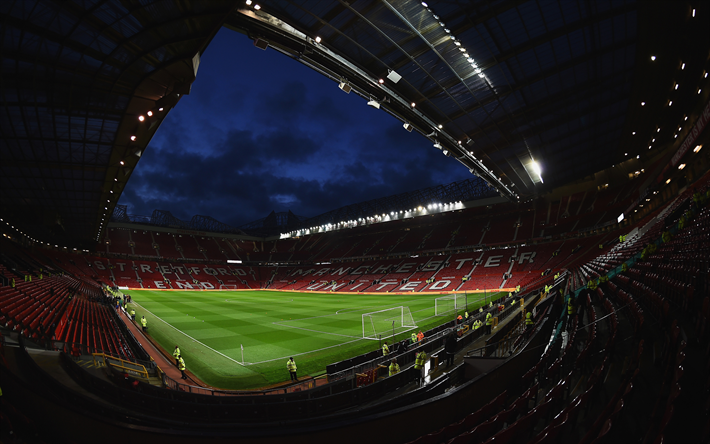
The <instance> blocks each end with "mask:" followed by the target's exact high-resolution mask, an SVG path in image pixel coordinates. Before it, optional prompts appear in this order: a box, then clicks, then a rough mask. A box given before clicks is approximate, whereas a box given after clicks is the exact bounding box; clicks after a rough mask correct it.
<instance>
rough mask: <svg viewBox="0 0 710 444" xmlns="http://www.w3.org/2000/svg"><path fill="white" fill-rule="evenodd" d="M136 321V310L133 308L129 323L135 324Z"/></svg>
mask: <svg viewBox="0 0 710 444" xmlns="http://www.w3.org/2000/svg"><path fill="white" fill-rule="evenodd" d="M135 320H136V310H135V309H134V308H131V321H134V322H135Z"/></svg>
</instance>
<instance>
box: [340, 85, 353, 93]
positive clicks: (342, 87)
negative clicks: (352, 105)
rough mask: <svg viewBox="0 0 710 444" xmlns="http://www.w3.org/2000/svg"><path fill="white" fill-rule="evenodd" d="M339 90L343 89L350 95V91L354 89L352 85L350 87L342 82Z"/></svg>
mask: <svg viewBox="0 0 710 444" xmlns="http://www.w3.org/2000/svg"><path fill="white" fill-rule="evenodd" d="M338 88H340V89H342V90H343V91H345V93H346V94H350V90H351V89H352V88H351V87H350V85H348V84H347V83H345V82H340V84H339V85H338Z"/></svg>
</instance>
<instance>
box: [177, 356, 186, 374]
mask: <svg viewBox="0 0 710 444" xmlns="http://www.w3.org/2000/svg"><path fill="white" fill-rule="evenodd" d="M178 368H179V369H180V370H183V371H184V370H185V360H184V359H182V358H180V367H178Z"/></svg>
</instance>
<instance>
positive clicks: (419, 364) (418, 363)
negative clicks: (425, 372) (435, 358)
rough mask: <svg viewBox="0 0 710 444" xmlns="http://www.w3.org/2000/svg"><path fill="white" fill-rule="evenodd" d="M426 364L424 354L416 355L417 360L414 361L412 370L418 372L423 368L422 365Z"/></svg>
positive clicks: (422, 352)
mask: <svg viewBox="0 0 710 444" xmlns="http://www.w3.org/2000/svg"><path fill="white" fill-rule="evenodd" d="M425 362H426V352H424V351H421V352H419V354H417V360H416V361H414V368H415V369H417V370H419V369H420V368H422V367H424V363H425Z"/></svg>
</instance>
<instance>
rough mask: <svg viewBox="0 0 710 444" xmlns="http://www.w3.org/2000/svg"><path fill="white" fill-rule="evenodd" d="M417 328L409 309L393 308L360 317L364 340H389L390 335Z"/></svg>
mask: <svg viewBox="0 0 710 444" xmlns="http://www.w3.org/2000/svg"><path fill="white" fill-rule="evenodd" d="M413 328H417V324H415V323H414V319H413V318H412V313H411V312H410V311H409V307H403V306H399V307H394V308H388V309H386V310H379V311H373V312H371V313H364V314H363V315H362V337H363V338H364V339H378V338H380V337H382V338H383V339H384V338H389V337H392V335H396V334H398V333H401V332H404V331H407V330H411V329H413Z"/></svg>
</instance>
